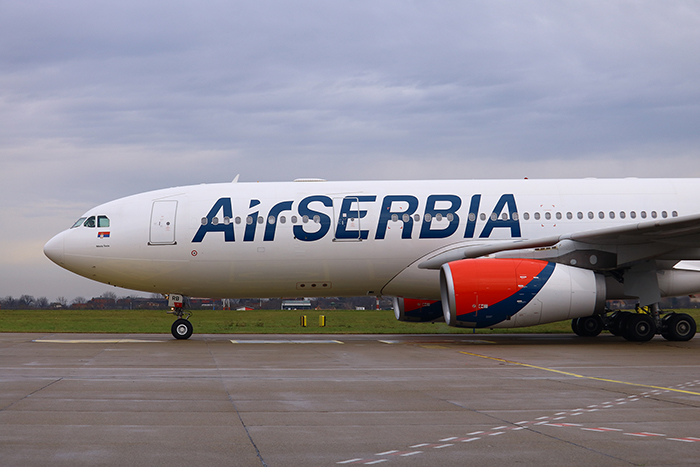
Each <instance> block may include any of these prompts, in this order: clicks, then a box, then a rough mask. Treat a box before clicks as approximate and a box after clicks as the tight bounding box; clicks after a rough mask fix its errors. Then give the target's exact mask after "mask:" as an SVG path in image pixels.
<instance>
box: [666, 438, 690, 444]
mask: <svg viewBox="0 0 700 467" xmlns="http://www.w3.org/2000/svg"><path fill="white" fill-rule="evenodd" d="M666 439H670V440H671V441H683V442H684V443H694V442H695V441H694V440H692V439H688V438H666Z"/></svg>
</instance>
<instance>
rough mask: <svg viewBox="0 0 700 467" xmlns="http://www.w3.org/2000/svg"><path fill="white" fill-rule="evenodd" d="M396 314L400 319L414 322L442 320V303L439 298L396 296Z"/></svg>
mask: <svg viewBox="0 0 700 467" xmlns="http://www.w3.org/2000/svg"><path fill="white" fill-rule="evenodd" d="M394 315H395V316H396V319H398V320H399V321H411V322H414V323H424V322H427V321H438V320H439V321H442V319H443V312H442V304H441V303H440V301H439V300H417V299H414V298H403V297H394Z"/></svg>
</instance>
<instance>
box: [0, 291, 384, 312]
mask: <svg viewBox="0 0 700 467" xmlns="http://www.w3.org/2000/svg"><path fill="white" fill-rule="evenodd" d="M289 298H295V297H289ZM228 304H229V306H230V308H231V309H233V310H235V309H238V308H245V307H248V308H253V309H263V310H279V309H280V308H281V306H282V299H267V298H262V299H261V298H244V299H230V300H229V301H228ZM311 305H312V308H317V309H321V310H354V309H358V308H363V309H366V310H374V309H375V308H376V307H377V299H376V297H368V296H365V297H325V298H312V299H311ZM187 306H188V307H189V308H192V309H222V308H223V307H224V302H223V301H222V300H218V299H208V298H189V299H188V300H187ZM379 307H380V308H381V309H389V308H391V307H392V300H391V299H390V298H380V300H379ZM0 308H1V309H3V310H48V309H74V310H75V309H77V310H114V309H123V310H143V309H150V310H154V309H163V310H165V309H167V308H168V301H167V300H166V299H165V298H164V297H163V296H162V295H160V294H152V295H151V296H150V297H133V296H125V297H118V296H117V294H115V293H114V292H105V293H103V294H102V295H100V296H99V297H93V298H91V299H89V300H88V299H86V298H85V297H75V298H74V299H73V300H71V301H70V302H69V301H68V299H66V298H65V297H58V298H57V299H56V300H55V301H53V302H51V301H49V300H48V299H47V298H46V297H39V298H34V297H33V296H32V295H22V296H20V297H19V298H14V297H12V296H11V295H8V296H6V297H4V298H0Z"/></svg>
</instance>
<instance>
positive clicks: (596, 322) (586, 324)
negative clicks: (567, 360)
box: [571, 315, 603, 337]
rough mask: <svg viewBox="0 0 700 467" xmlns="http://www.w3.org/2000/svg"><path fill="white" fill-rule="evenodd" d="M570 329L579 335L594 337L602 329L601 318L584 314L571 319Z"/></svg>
mask: <svg viewBox="0 0 700 467" xmlns="http://www.w3.org/2000/svg"><path fill="white" fill-rule="evenodd" d="M571 329H573V331H574V332H575V333H576V335H578V336H581V337H595V336H597V335H598V334H600V332H601V331H602V330H603V320H602V319H601V318H600V316H598V315H595V316H584V317H583V318H576V319H573V320H571Z"/></svg>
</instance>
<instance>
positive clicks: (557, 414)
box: [554, 412, 566, 417]
mask: <svg viewBox="0 0 700 467" xmlns="http://www.w3.org/2000/svg"><path fill="white" fill-rule="evenodd" d="M559 415H566V412H559V413H555V414H554V416H555V417H556V416H559Z"/></svg>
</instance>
